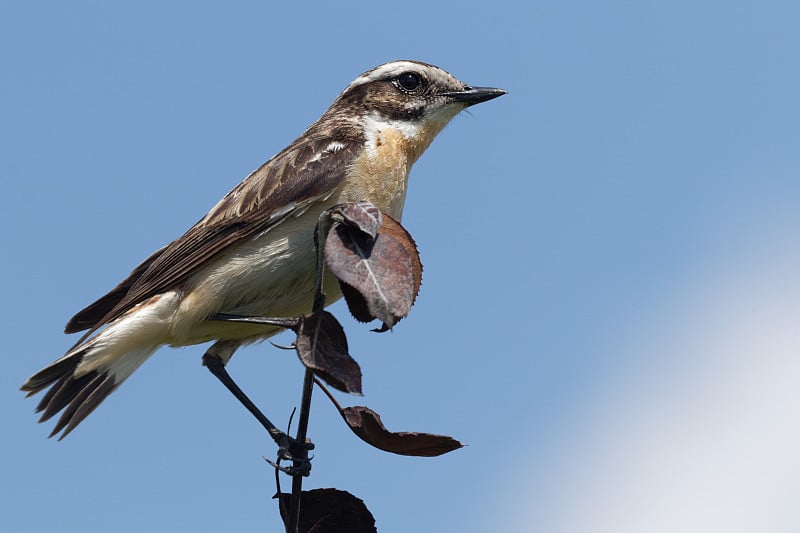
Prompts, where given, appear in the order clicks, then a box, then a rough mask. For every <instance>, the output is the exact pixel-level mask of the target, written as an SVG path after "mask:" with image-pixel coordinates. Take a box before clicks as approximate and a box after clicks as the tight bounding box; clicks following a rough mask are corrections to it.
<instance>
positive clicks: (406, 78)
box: [397, 72, 422, 91]
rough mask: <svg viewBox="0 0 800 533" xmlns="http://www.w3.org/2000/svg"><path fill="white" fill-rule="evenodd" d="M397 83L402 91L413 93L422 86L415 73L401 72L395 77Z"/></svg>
mask: <svg viewBox="0 0 800 533" xmlns="http://www.w3.org/2000/svg"><path fill="white" fill-rule="evenodd" d="M397 83H398V84H399V85H400V87H401V88H402V89H403V90H406V91H414V90H416V89H418V88H419V86H420V85H422V78H420V77H419V74H417V73H416V72H403V73H402V74H400V75H399V76H398V77H397Z"/></svg>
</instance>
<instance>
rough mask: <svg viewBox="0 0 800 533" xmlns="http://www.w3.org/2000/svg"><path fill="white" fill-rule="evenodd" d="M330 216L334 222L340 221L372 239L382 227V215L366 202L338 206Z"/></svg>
mask: <svg viewBox="0 0 800 533" xmlns="http://www.w3.org/2000/svg"><path fill="white" fill-rule="evenodd" d="M331 215H332V217H333V218H334V220H337V219H338V220H341V221H342V222H344V223H345V224H347V225H349V226H352V227H355V228H357V229H359V230H361V231H362V232H363V233H364V234H365V235H367V236H369V237H371V238H373V239H374V238H375V236H376V235H377V234H378V230H380V228H381V225H383V213H381V211H380V209H378V208H377V207H375V206H374V205H372V203H370V202H367V201H363V202H356V203H351V204H341V205H338V206H336V207H334V208H333V209H332V210H331Z"/></svg>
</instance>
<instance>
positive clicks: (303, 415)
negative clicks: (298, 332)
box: [286, 210, 331, 533]
mask: <svg viewBox="0 0 800 533" xmlns="http://www.w3.org/2000/svg"><path fill="white" fill-rule="evenodd" d="M330 227H331V221H330V212H329V211H328V210H326V211H323V213H322V214H321V215H320V216H319V220H318V221H317V226H316V227H315V228H314V250H315V251H316V259H317V263H316V269H315V271H314V303H313V306H312V309H311V312H312V313H319V312H321V311H322V310H323V309H324V308H325V293H324V292H322V280H323V277H324V274H325V257H324V251H323V250H324V248H325V239H326V238H327V236H328V231H330ZM312 392H314V372H312V371H311V370H309V369H308V368H306V372H305V375H304V376H303V397H302V399H301V400H300V418H299V419H298V421H297V437H296V442H298V443H304V442H305V441H306V436H307V433H308V417H309V415H310V413H311V393H312ZM294 466H295V467H298V466H302V463H301V464H298V461H295V462H294ZM302 493H303V476H297V475H296V476H293V477H292V500H291V501H292V504H291V508H290V510H289V521H288V523H287V524H286V531H287V533H296V532H297V527H298V525H299V524H300V498H301V495H302Z"/></svg>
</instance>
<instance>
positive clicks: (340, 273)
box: [325, 215, 422, 328]
mask: <svg viewBox="0 0 800 533" xmlns="http://www.w3.org/2000/svg"><path fill="white" fill-rule="evenodd" d="M383 218H384V222H383V225H382V226H381V229H380V231H379V232H378V235H377V237H376V238H375V239H374V240H373V239H370V238H369V237H368V236H367V235H365V234H364V233H363V232H361V231H360V230H357V229H356V228H354V227H352V226H349V225H346V224H342V223H337V224H334V225H333V227H332V228H331V231H330V233H329V234H328V237H327V239H326V241H325V263H326V265H327V267H328V269H329V270H330V271H331V272H332V273H333V274H334V275H335V276H336V277H337V278H338V279H339V280H340V282H341V285H342V293H343V294H344V295H345V299H346V300H347V303H348V306H349V307H350V311H351V312H352V313H353V316H355V317H356V318H357V319H358V320H361V321H364V322H367V321H370V320H373V319H375V318H378V319H380V320H382V321H383V322H384V326H385V328H390V327H392V326H393V325H394V324H396V323H397V321H398V320H400V319H401V318H403V317H404V316H406V315H407V314H408V312H409V310H410V309H411V306H412V304H413V303H414V300H415V298H416V295H417V292H418V291H419V287H420V285H421V283H422V265H421V263H420V261H419V255H418V254H417V251H416V245H415V244H414V241H413V240H412V239H411V237H410V236H409V235H408V233H407V232H406V231H405V230H404V229H403V228H402V226H400V225H399V224H398V223H397V222H395V221H394V220H392V219H391V218H390V217H388V216H385V215H384V217H383Z"/></svg>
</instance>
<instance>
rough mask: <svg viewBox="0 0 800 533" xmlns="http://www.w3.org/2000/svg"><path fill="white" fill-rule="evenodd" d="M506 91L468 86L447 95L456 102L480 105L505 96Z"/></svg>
mask: <svg viewBox="0 0 800 533" xmlns="http://www.w3.org/2000/svg"><path fill="white" fill-rule="evenodd" d="M504 94H506V91H504V90H503V89H495V88H494V87H470V86H469V85H467V86H466V87H464V88H463V89H461V90H460V91H455V92H451V93H446V94H445V96H449V97H450V98H451V99H452V100H453V101H454V102H463V103H465V104H467V105H468V106H470V105H475V104H480V103H481V102H486V101H487V100H491V99H492V98H497V97H498V96H503V95H504Z"/></svg>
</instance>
